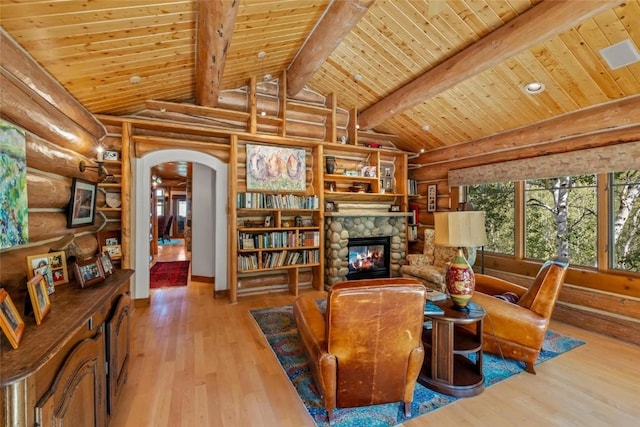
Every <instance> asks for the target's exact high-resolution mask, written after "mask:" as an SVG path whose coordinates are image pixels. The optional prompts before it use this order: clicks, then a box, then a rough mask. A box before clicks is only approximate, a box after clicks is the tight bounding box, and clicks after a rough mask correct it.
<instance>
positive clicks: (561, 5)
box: [358, 0, 623, 129]
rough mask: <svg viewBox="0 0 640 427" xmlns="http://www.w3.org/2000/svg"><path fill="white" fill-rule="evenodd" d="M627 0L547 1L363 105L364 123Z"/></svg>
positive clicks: (368, 124) (376, 122) (385, 116)
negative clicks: (388, 93)
mask: <svg viewBox="0 0 640 427" xmlns="http://www.w3.org/2000/svg"><path fill="white" fill-rule="evenodd" d="M622 2H623V1H622V0H598V1H595V0H594V1H581V2H576V1H544V2H542V3H540V4H538V5H536V6H534V7H532V8H531V9H529V10H528V11H527V12H525V13H523V14H522V15H519V16H517V17H516V18H514V19H512V20H511V21H509V22H507V23H506V24H505V25H503V26H502V27H500V28H498V29H497V30H495V31H493V32H492V33H489V34H487V35H486V36H485V37H483V38H482V39H480V40H478V41H477V42H476V43H474V44H472V45H471V46H469V47H468V48H467V49H465V50H463V51H461V52H459V53H457V54H456V55H454V56H453V57H451V58H449V59H447V60H446V61H444V62H442V63H441V64H439V65H437V66H436V67H434V68H432V69H431V70H429V71H427V72H425V73H424V74H422V75H421V76H419V77H418V78H416V79H415V80H413V81H411V82H410V83H408V84H406V85H405V86H403V87H401V88H400V89H398V90H396V91H395V92H393V93H391V94H390V95H389V96H387V97H385V98H383V99H381V100H380V101H378V102H377V103H375V104H373V105H372V106H371V107H369V108H367V109H366V110H364V111H362V113H361V114H360V116H359V117H358V124H359V125H360V128H361V129H372V128H374V127H375V126H377V125H379V124H381V123H383V122H384V121H385V120H387V119H389V118H391V117H393V116H395V115H396V114H399V113H402V112H403V111H405V110H407V109H409V108H411V107H414V106H416V105H418V104H420V103H421V102H424V101H425V100H427V99H429V98H431V97H433V96H434V95H436V94H438V93H441V92H444V91H446V90H447V89H450V88H452V87H453V86H455V85H457V84H458V83H460V82H462V81H464V80H466V79H468V78H471V77H473V76H474V75H476V74H479V73H481V72H483V71H485V70H488V69H490V68H492V67H495V66H496V65H498V64H501V63H502V62H504V61H505V60H506V59H508V58H511V57H513V56H515V55H517V54H519V53H520V52H522V51H524V50H526V49H529V48H531V47H533V46H536V45H537V44H539V43H542V42H544V41H546V40H549V39H550V38H552V37H553V36H555V35H556V34H559V33H562V32H563V31H566V30H568V29H570V28H573V27H575V26H576V25H578V24H579V23H581V22H583V21H585V20H586V19H589V18H591V17H592V16H595V15H597V14H598V13H601V12H603V11H605V10H608V9H610V8H612V7H614V6H617V5H618V4H620V3H622Z"/></svg>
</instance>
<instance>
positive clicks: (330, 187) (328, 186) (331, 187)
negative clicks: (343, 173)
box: [324, 181, 336, 192]
mask: <svg viewBox="0 0 640 427" xmlns="http://www.w3.org/2000/svg"><path fill="white" fill-rule="evenodd" d="M324 191H332V192H333V191H336V182H335V181H325V182H324Z"/></svg>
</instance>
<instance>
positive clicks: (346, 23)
mask: <svg viewBox="0 0 640 427" xmlns="http://www.w3.org/2000/svg"><path fill="white" fill-rule="evenodd" d="M373 3H375V0H366V1H362V0H342V1H334V2H333V3H332V4H331V5H330V6H329V8H328V9H327V11H326V13H325V14H324V16H323V17H322V19H320V21H319V22H318V24H317V25H316V27H315V28H314V30H313V31H312V32H311V34H310V35H309V37H308V38H307V41H306V42H305V44H304V45H303V47H302V49H301V50H300V51H299V52H298V55H297V56H296V58H295V59H294V60H293V62H292V63H291V65H290V66H289V68H288V70H287V95H289V96H294V95H295V94H297V93H298V92H300V91H301V90H302V89H303V88H304V85H305V84H306V83H307V82H308V81H309V80H310V79H311V77H312V76H313V75H314V74H315V72H316V71H318V70H319V69H320V67H321V66H322V64H323V63H324V61H326V59H327V58H328V57H329V56H330V55H331V53H332V52H333V51H334V50H335V49H336V48H337V47H338V46H339V45H340V43H341V42H342V40H343V39H344V38H345V37H346V36H347V34H349V33H350V32H351V30H352V29H353V27H355V26H356V25H358V22H359V21H360V19H361V18H362V17H363V16H364V14H365V13H367V10H369V8H370V7H371V5H373Z"/></svg>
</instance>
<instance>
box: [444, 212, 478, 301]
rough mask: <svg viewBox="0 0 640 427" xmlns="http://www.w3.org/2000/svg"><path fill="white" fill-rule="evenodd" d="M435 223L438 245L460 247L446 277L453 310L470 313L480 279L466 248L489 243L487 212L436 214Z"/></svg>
mask: <svg viewBox="0 0 640 427" xmlns="http://www.w3.org/2000/svg"><path fill="white" fill-rule="evenodd" d="M434 221H435V222H434V224H435V232H436V235H435V239H434V243H435V244H436V245H440V246H451V247H456V248H458V250H457V252H456V255H455V256H454V258H453V260H452V261H451V264H450V265H449V269H448V271H447V276H446V285H447V291H448V292H449V295H450V296H451V300H452V301H453V308H455V309H458V310H468V308H467V304H468V303H469V300H470V299H471V296H472V295H473V290H474V288H475V285H476V280H475V275H474V274H473V269H472V268H471V266H470V265H469V263H468V262H467V259H466V258H465V256H464V248H465V247H470V246H471V247H472V246H484V245H486V244H487V234H486V231H485V225H484V212H482V211H457V212H436V213H434Z"/></svg>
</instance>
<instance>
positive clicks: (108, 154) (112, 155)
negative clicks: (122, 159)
mask: <svg viewBox="0 0 640 427" xmlns="http://www.w3.org/2000/svg"><path fill="white" fill-rule="evenodd" d="M102 157H103V159H104V160H118V152H117V151H113V150H105V152H104V153H103V155H102Z"/></svg>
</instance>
